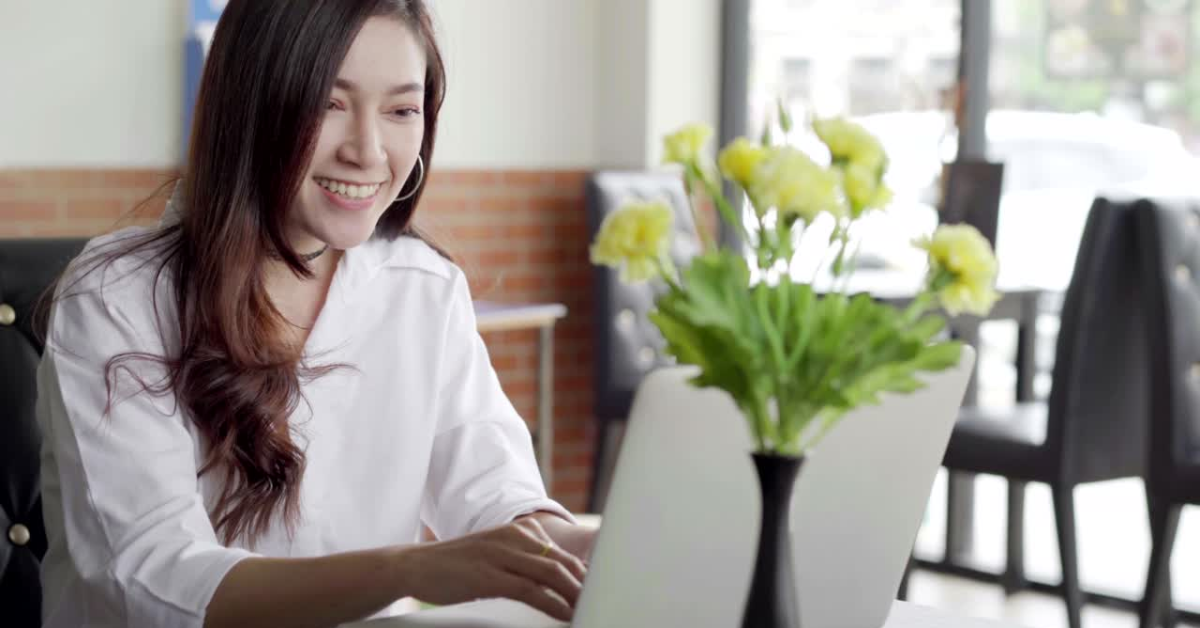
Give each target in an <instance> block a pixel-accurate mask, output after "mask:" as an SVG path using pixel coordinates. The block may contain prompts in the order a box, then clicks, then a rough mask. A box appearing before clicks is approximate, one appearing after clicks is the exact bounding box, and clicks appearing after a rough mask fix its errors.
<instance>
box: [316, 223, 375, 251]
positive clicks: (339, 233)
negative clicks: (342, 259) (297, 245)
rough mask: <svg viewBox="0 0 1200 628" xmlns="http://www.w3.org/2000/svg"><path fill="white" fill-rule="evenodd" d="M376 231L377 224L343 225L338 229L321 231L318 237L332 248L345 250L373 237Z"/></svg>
mask: <svg viewBox="0 0 1200 628" xmlns="http://www.w3.org/2000/svg"><path fill="white" fill-rule="evenodd" d="M374 233H375V225H374V224H371V225H366V226H357V225H356V226H354V227H353V228H347V227H342V228H338V229H327V230H324V232H323V233H320V234H319V235H318V237H319V238H320V239H321V241H322V242H325V243H326V244H328V245H329V246H330V248H334V249H338V250H341V251H344V250H346V249H352V248H354V247H356V246H358V245H360V244H362V243H363V242H366V241H367V240H369V239H370V238H371V235H372V234H374Z"/></svg>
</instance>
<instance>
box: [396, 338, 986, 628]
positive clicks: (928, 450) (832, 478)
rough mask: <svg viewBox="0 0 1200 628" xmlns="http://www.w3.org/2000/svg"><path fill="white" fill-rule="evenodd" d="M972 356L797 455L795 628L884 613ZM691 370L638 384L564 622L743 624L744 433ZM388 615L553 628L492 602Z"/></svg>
mask: <svg viewBox="0 0 1200 628" xmlns="http://www.w3.org/2000/svg"><path fill="white" fill-rule="evenodd" d="M974 362H975V352H974V350H972V349H971V348H970V347H964V350H963V357H962V360H961V361H960V363H959V365H958V366H957V367H955V368H952V369H948V370H946V371H943V372H940V373H935V374H930V375H927V376H925V377H924V380H925V381H926V382H927V386H926V387H925V388H923V389H922V390H920V391H917V392H915V393H912V394H909V395H885V396H884V398H883V403H882V404H880V405H878V406H865V407H862V408H859V409H857V410H855V411H854V412H851V413H849V414H847V415H846V416H845V417H844V418H843V419H842V421H841V422H840V423H839V424H838V425H837V426H836V427H835V428H834V429H833V430H831V431H830V433H829V434H828V435H827V436H826V438H825V440H824V441H822V442H821V443H820V444H819V445H818V446H817V448H816V450H815V451H814V452H812V453H811V454H810V455H809V457H808V459H807V461H806V462H805V464H804V467H803V468H802V469H801V471H800V476H799V478H798V479H797V481H796V487H795V493H794V495H793V502H792V512H791V524H792V545H793V547H792V550H793V554H794V555H793V559H794V565H795V577H796V585H797V588H798V592H797V598H798V604H799V606H800V625H801V626H803V627H804V628H867V627H879V626H882V625H883V624H884V622H885V621H886V619H887V616H888V612H889V611H890V610H891V607H892V603H893V601H894V600H895V597H896V591H897V588H898V587H899V584H900V580H901V577H902V576H903V573H904V569H905V566H906V564H907V562H908V558H909V554H910V552H911V550H912V547H913V542H914V541H915V539H916V536H917V531H918V528H919V527H920V525H921V521H922V518H923V515H924V511H925V507H926V503H927V502H928V499H929V494H930V490H931V489H932V486H933V481H934V477H935V476H936V474H937V471H938V468H939V467H940V465H941V461H942V456H943V454H944V452H945V449H946V445H947V443H948V442H949V439H950V432H951V429H952V428H953V426H954V421H955V418H956V417H957V415H958V409H959V407H960V405H961V403H962V399H963V395H964V393H965V392H966V387H967V380H968V378H969V377H970V374H971V370H972V367H973V365H974ZM695 372H696V371H695V370H693V367H671V368H666V369H661V370H657V371H654V372H652V373H650V374H649V375H648V376H647V377H646V378H645V380H644V381H643V383H642V385H641V386H640V387H639V389H638V392H637V394H636V396H635V398H634V403H633V408H632V410H631V414H630V418H629V426H628V429H627V432H626V435H625V438H624V441H623V444H622V448H621V452H620V455H619V457H618V460H617V465H616V469H615V472H614V476H613V480H612V487H611V492H610V493H609V495H610V497H609V499H608V500H607V504H606V507H605V512H604V522H603V525H602V526H601V528H600V531H599V533H598V536H597V538H596V542H595V546H594V547H593V550H592V557H591V561H590V568H589V572H588V576H587V579H586V581H585V582H584V587H583V592H582V594H581V597H580V599H579V603H578V605H577V606H576V610H575V619H574V621H573V622H572V626H575V627H577V628H612V627H614V626H646V627H655V626H688V627H689V628H707V627H712V628H717V627H721V628H728V627H729V626H739V625H741V618H742V611H743V607H744V604H745V600H746V594H747V591H748V590H749V584H750V578H751V573H752V570H753V565H754V556H755V552H756V544H757V541H758V525H759V518H760V515H759V508H760V498H759V494H758V484H757V479H756V477H755V473H754V466H753V463H752V462H751V458H750V455H749V452H750V450H751V449H752V443H751V437H750V432H749V429H748V427H747V426H746V425H745V423H744V419H743V418H742V416H741V414H740V412H738V410H737V408H736V406H735V405H734V404H733V401H732V400H731V399H730V398H729V397H728V396H727V395H725V394H724V393H723V392H721V391H717V390H712V389H698V388H695V387H693V386H692V385H691V384H689V383H688V381H687V380H688V379H689V377H691V376H692V375H693V374H694V373H695ZM380 625H383V624H382V622H381V624H380ZM386 625H387V626H389V627H396V628H399V627H401V626H403V627H410V628H417V627H424V626H457V627H459V628H468V627H470V628H551V627H557V626H563V625H564V624H562V623H560V622H556V621H554V620H551V619H549V618H548V617H546V616H545V615H543V614H541V613H539V612H537V611H534V610H532V609H530V608H528V607H525V606H524V605H521V604H519V603H516V602H505V601H498V600H496V601H484V602H476V603H472V604H464V605H458V606H451V607H445V608H441V609H437V610H434V611H428V612H424V613H416V614H413V615H408V616H405V617H402V618H394V619H392V620H388V623H387V624H386Z"/></svg>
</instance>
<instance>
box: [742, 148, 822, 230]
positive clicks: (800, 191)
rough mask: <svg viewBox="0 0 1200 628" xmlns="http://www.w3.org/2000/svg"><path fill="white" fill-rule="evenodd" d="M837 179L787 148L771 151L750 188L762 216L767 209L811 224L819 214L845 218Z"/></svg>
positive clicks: (758, 168) (802, 155) (806, 156)
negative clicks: (792, 215) (773, 209)
mask: <svg viewBox="0 0 1200 628" xmlns="http://www.w3.org/2000/svg"><path fill="white" fill-rule="evenodd" d="M839 185H841V180H840V177H839V176H838V175H837V174H836V173H835V172H833V171H830V170H828V169H826V168H822V167H821V166H819V165H817V163H816V162H814V161H813V160H812V159H810V158H809V157H808V155H805V154H804V153H803V152H801V151H799V150H797V149H795V148H792V147H790V146H780V147H775V148H771V149H769V150H768V152H767V157H766V159H764V160H763V162H762V163H761V164H759V165H758V167H757V168H756V169H755V173H754V176H753V181H752V183H751V186H750V188H749V190H748V191H749V192H750V196H751V198H753V199H754V201H755V202H756V203H757V206H756V209H758V211H759V212H760V213H761V212H764V211H766V210H767V209H768V208H770V207H774V208H776V209H777V210H779V213H780V214H783V215H787V214H795V215H797V216H799V217H801V218H803V219H804V220H805V221H807V222H812V221H813V219H815V218H816V217H817V216H818V215H819V214H821V213H822V212H829V213H831V214H833V215H834V216H839V217H840V216H842V215H844V214H845V210H846V208H845V205H844V204H843V203H842V201H841V197H840V195H839V194H838V187H839Z"/></svg>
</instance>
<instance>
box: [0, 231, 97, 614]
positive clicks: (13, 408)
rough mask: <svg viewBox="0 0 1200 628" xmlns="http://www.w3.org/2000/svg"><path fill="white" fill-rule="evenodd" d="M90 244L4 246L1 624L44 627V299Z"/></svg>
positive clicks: (0, 261)
mask: <svg viewBox="0 0 1200 628" xmlns="http://www.w3.org/2000/svg"><path fill="white" fill-rule="evenodd" d="M83 244H84V242H83V241H82V240H0V365H3V366H2V370H0V372H2V373H3V377H0V429H3V432H2V433H3V436H2V437H0V530H2V531H3V533H4V537H3V538H0V609H2V610H0V623H2V624H3V625H4V626H6V627H11V628H36V626H39V625H41V604H42V591H41V574H40V570H39V564H40V561H41V559H42V556H43V555H44V554H45V553H46V530H45V528H44V527H43V526H42V504H41V498H40V496H39V486H38V483H39V456H40V454H39V447H40V444H41V439H40V438H39V435H38V428H37V418H36V417H35V416H34V404H35V402H36V400H37V390H36V389H35V387H34V382H35V372H36V370H37V365H38V361H39V359H40V356H41V352H42V342H41V337H40V335H39V334H38V333H37V332H36V331H35V330H36V329H37V328H38V325H39V324H40V323H44V317H42V316H38V314H40V313H44V312H45V311H46V309H45V308H44V307H40V306H42V305H44V304H41V303H40V298H41V297H42V295H43V294H44V293H45V292H46V289H47V287H48V286H49V285H50V283H51V282H52V281H53V280H54V279H55V278H56V277H57V276H58V274H59V273H60V272H61V271H62V270H63V268H64V267H65V266H66V264H67V262H68V261H70V260H71V258H73V257H74V256H75V255H77V254H78V253H79V251H80V250H82V248H83Z"/></svg>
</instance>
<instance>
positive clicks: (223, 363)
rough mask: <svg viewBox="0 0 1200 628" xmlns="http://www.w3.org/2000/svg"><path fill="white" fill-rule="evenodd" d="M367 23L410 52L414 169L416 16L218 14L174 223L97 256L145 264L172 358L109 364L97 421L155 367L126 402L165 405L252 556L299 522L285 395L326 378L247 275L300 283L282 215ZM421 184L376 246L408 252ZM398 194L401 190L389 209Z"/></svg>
mask: <svg viewBox="0 0 1200 628" xmlns="http://www.w3.org/2000/svg"><path fill="white" fill-rule="evenodd" d="M377 16H387V17H393V18H396V19H400V20H401V21H403V22H404V23H405V24H407V25H408V26H409V27H410V28H411V29H412V32H413V34H414V36H416V37H417V38H418V40H419V41H421V42H423V43H424V47H425V52H426V58H427V67H426V72H425V96H424V107H423V110H424V117H425V134H424V141H423V142H422V145H421V149H420V155H421V159H422V160H423V161H424V163H425V166H426V169H428V168H429V166H430V164H431V162H432V156H433V147H434V140H435V138H436V133H437V119H438V113H439V110H440V108H441V105H442V99H443V96H444V94H445V67H444V65H443V61H442V57H441V54H440V52H439V50H438V47H437V43H436V41H435V38H434V31H433V24H432V21H431V19H430V15H429V12H428V10H427V8H426V6H425V3H424V0H306V1H304V2H296V1H295V0H230V2H229V4H228V5H227V6H226V8H225V10H224V13H223V15H222V17H221V19H220V22H219V23H218V25H217V29H216V33H215V36H214V38H213V41H212V47H211V50H210V53H209V57H208V60H207V61H206V65H205V68H204V75H203V78H202V80H201V86H200V92H199V97H198V101H197V104H196V113H195V121H194V125H193V128H192V134H191V145H190V148H189V153H188V161H187V164H186V166H185V168H184V171H183V174H182V177H181V179H180V181H179V192H180V194H179V195H178V205H179V214H180V216H179V221H178V223H176V224H172V225H168V226H165V227H163V228H161V229H159V230H156V231H152V232H149V233H148V234H144V235H140V236H138V237H135V238H132V239H125V240H121V241H120V247H119V248H118V250H115V251H114V250H111V249H110V250H106V251H105V252H104V253H103V254H102V255H100V256H97V257H102V258H103V259H100V260H99V261H100V262H101V263H102V262H104V261H109V262H111V261H112V260H114V259H116V258H118V257H121V256H123V255H126V254H129V253H131V252H133V251H134V250H136V249H143V248H153V249H155V251H156V255H155V257H154V258H155V259H160V260H161V261H162V265H161V266H160V267H159V269H158V276H159V277H161V275H162V274H163V273H164V272H166V273H168V274H169V276H170V279H171V280H172V283H173V296H174V299H173V300H174V302H175V306H176V311H177V313H178V325H179V329H178V331H179V347H178V353H177V354H175V355H166V356H153V355H148V354H144V353H127V354H122V355H118V356H115V357H113V358H112V359H111V360H110V361H109V362H108V364H107V366H106V381H107V383H108V390H109V406H110V408H107V409H106V414H107V412H108V411H109V410H110V409H111V405H112V399H113V390H114V385H115V381H116V376H117V374H118V371H123V372H131V369H129V368H127V366H128V365H127V364H126V363H127V362H128V361H130V360H153V361H155V362H157V363H159V364H162V365H163V366H165V371H166V378H165V379H164V380H163V381H162V382H159V383H157V384H154V383H147V382H141V384H142V387H143V388H145V390H146V391H147V392H149V393H152V394H167V393H174V395H175V397H176V399H177V401H178V402H179V404H180V406H181V407H182V408H183V410H184V411H185V414H186V415H187V416H188V417H189V418H190V419H191V420H192V421H193V422H194V423H195V425H196V426H197V428H198V431H199V433H200V434H201V436H202V437H203V438H204V440H205V441H206V443H205V444H206V446H207V456H206V459H205V461H204V464H203V465H202V467H201V469H200V471H199V472H200V474H204V473H207V472H210V471H216V472H218V473H221V474H223V488H222V490H221V493H220V496H219V498H218V501H217V504H216V507H215V512H214V513H212V516H213V520H214V526H215V527H216V529H217V531H218V532H219V534H220V535H221V536H222V538H223V539H224V541H225V542H226V543H227V544H228V543H232V542H233V541H234V540H235V539H238V538H245V539H246V540H247V541H248V542H250V543H253V542H254V541H255V540H256V539H257V538H259V537H261V535H262V534H263V533H265V532H266V531H267V530H268V529H269V527H270V525H271V523H272V521H273V520H274V518H275V517H276V516H279V515H281V516H282V517H283V519H284V522H285V523H286V525H287V527H288V530H289V532H291V531H294V528H295V524H296V523H297V522H298V520H299V513H300V504H299V498H300V479H301V477H302V475H303V473H304V467H305V455H304V450H303V449H302V448H301V447H300V446H299V445H298V444H297V443H296V442H294V441H293V438H292V434H291V431H290V427H289V425H288V416H289V415H290V414H291V413H292V411H293V410H294V409H295V408H296V407H297V406H298V404H299V402H300V400H301V398H302V397H301V392H300V385H301V382H302V381H306V380H308V379H311V378H315V377H319V376H321V375H323V374H326V373H328V372H329V371H330V370H332V369H333V368H335V366H311V365H309V364H306V363H304V361H303V360H302V347H297V346H295V345H294V343H291V342H288V341H287V340H286V333H287V332H288V330H289V327H290V323H289V322H288V321H286V320H285V319H284V317H283V316H282V315H281V314H280V312H279V311H278V310H277V309H276V308H275V307H274V305H273V304H272V302H271V299H270V297H269V295H268V293H267V290H266V287H265V285H264V283H263V272H262V271H263V268H264V266H265V265H266V264H267V263H269V261H270V260H272V259H276V260H282V261H283V262H284V263H285V264H287V266H288V267H289V268H290V269H291V270H292V272H294V273H295V274H296V275H297V276H299V277H304V278H310V277H312V273H311V271H310V270H309V268H308V267H307V265H306V264H305V263H304V262H303V261H302V260H301V258H300V255H299V254H298V253H297V252H296V251H295V250H293V249H292V247H291V246H290V245H289V243H288V241H287V240H286V238H285V237H284V223H285V218H286V217H285V211H286V209H287V208H288V207H289V206H290V204H291V201H292V199H293V198H294V197H295V195H296V194H297V192H298V191H299V189H300V187H301V185H302V184H303V181H304V176H305V172H306V170H307V167H308V164H309V161H310V160H311V158H312V155H313V152H314V150H315V147H316V142H317V137H318V134H319V132H320V126H321V121H322V118H323V115H324V112H325V105H326V102H327V100H328V97H329V93H330V91H331V90H332V88H333V84H334V80H335V79H336V78H337V72H338V70H339V67H340V65H341V62H342V60H343V59H344V58H345V56H346V54H347V52H348V51H349V48H350V45H351V44H352V42H353V40H354V38H355V36H356V35H357V33H358V31H359V30H360V29H361V27H362V26H363V24H364V23H365V22H366V21H367V19H368V18H371V17H377ZM415 177H416V174H414V175H411V176H410V180H411V179H413V178H415ZM427 179H428V177H421V180H420V182H419V184H417V188H416V191H415V193H413V194H412V195H411V196H410V197H408V198H406V199H405V200H403V201H397V202H395V203H393V204H392V206H391V207H389V208H388V209H387V210H386V211H385V212H384V213H383V215H382V217H381V218H380V220H379V222H378V224H377V226H376V237H383V238H387V239H394V238H396V237H400V236H414V237H422V236H421V234H419V233H418V232H417V231H416V230H415V228H414V227H413V226H412V224H411V222H412V217H413V213H414V211H415V209H416V207H417V204H418V202H419V201H420V199H421V196H422V193H423V191H424V187H425V181H426V180H427ZM413 185H414V184H413V183H410V182H406V183H405V185H404V187H403V189H404V190H405V194H407V193H408V192H410V191H412V189H413ZM435 248H436V247H435ZM86 264H87V263H86V262H85V265H86ZM157 281H158V278H156V282H155V285H157ZM155 309H156V310H157V304H155Z"/></svg>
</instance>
